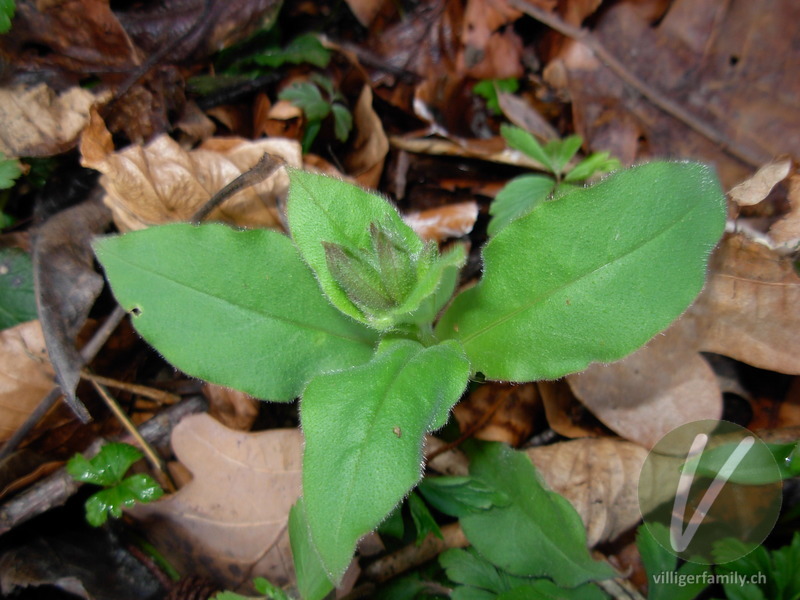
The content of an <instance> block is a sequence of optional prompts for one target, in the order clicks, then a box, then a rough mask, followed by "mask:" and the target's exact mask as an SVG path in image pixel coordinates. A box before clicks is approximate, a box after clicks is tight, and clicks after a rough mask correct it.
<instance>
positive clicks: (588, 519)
mask: <svg viewBox="0 0 800 600" xmlns="http://www.w3.org/2000/svg"><path fill="white" fill-rule="evenodd" d="M527 454H528V456H529V457H530V459H531V461H532V462H533V464H534V465H536V468H537V469H538V470H539V472H540V473H541V475H542V477H543V478H544V480H545V481H546V482H547V485H548V486H550V488H552V489H553V491H555V492H558V493H559V494H561V495H563V496H564V497H565V498H566V499H567V500H569V502H570V504H572V506H573V507H575V510H576V511H578V514H579V515H580V516H581V519H582V520H583V523H584V525H585V526H586V533H587V537H588V543H589V546H594V545H596V544H599V543H601V542H607V541H612V540H614V539H616V538H617V537H619V535H620V534H622V533H624V532H626V531H627V530H629V529H630V528H632V527H634V526H635V525H636V524H637V523H638V522H639V521H640V520H641V512H640V511H639V498H638V489H639V472H640V471H641V470H642V465H643V464H644V460H645V458H646V457H647V450H646V449H645V448H642V447H641V446H638V445H636V444H632V443H630V442H626V441H623V440H615V439H609V438H596V439H580V440H570V441H568V442H559V443H556V444H552V445H550V446H541V447H538V448H530V449H528V450H527Z"/></svg>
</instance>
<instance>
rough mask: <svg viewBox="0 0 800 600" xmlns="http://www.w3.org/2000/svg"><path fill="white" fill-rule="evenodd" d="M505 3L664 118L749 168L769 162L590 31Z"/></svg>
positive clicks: (521, 0)
mask: <svg viewBox="0 0 800 600" xmlns="http://www.w3.org/2000/svg"><path fill="white" fill-rule="evenodd" d="M508 2H509V4H510V5H511V6H513V7H514V8H516V9H518V10H521V11H522V12H523V13H525V14H526V15H528V16H529V17H532V18H534V19H536V20H537V21H539V22H540V23H544V24H545V25H547V26H548V27H550V28H551V29H554V30H555V31H558V32H559V33H560V34H562V35H564V36H566V37H568V38H572V39H573V40H575V41H577V42H580V43H581V44H583V45H584V46H586V47H587V48H589V49H590V50H591V51H592V52H593V53H594V54H595V56H597V58H598V59H600V61H601V62H603V64H605V65H606V66H607V67H608V68H609V69H611V71H612V72H613V73H614V74H615V75H616V76H617V77H619V78H620V79H621V80H622V81H623V82H625V83H626V84H627V85H629V86H630V87H632V88H633V89H634V90H636V91H637V92H638V93H639V94H641V95H642V96H644V97H645V98H647V99H648V100H649V101H650V102H651V103H652V104H654V105H655V106H657V107H658V108H660V109H661V110H662V111H664V112H665V113H667V114H668V115H670V116H672V117H675V118H676V119H678V120H679V121H682V122H683V123H684V124H685V125H687V126H688V127H690V128H691V129H693V130H695V131H696V132H697V133H699V134H700V135H702V136H704V137H706V138H707V139H709V140H711V141H712V142H714V143H715V144H717V145H718V146H720V148H721V149H722V150H723V151H724V152H727V153H728V154H730V155H731V156H733V157H735V158H737V159H739V160H740V161H742V162H743V163H745V164H747V165H750V166H752V167H755V168H758V167H760V166H761V165H763V164H764V163H765V162H767V161H768V160H769V157H767V156H764V155H762V153H760V152H754V151H752V150H751V149H749V148H746V147H743V146H742V145H741V144H738V143H737V142H735V141H734V140H732V139H731V138H729V137H728V136H727V135H725V134H724V133H722V132H721V131H719V130H717V129H716V128H714V127H712V126H711V125H708V124H707V123H705V122H704V121H702V120H700V119H699V118H698V117H696V116H695V115H693V114H692V113H690V112H689V111H688V110H686V109H685V108H684V107H683V106H681V105H680V104H678V103H677V102H675V101H674V100H672V99H670V98H668V97H667V96H665V95H664V94H663V93H662V92H660V91H658V90H656V89H655V88H653V87H652V86H651V85H650V84H649V83H647V82H646V81H643V80H642V79H640V78H639V77H638V76H637V75H635V74H634V73H633V72H631V71H630V70H629V69H628V68H627V67H625V65H623V64H622V63H621V62H620V61H619V60H618V59H617V58H616V57H615V56H613V55H612V54H611V53H610V52H609V51H608V50H606V48H605V46H603V44H602V43H601V42H600V41H599V40H598V39H597V38H596V37H595V36H594V35H592V33H591V32H589V31H588V30H586V29H583V28H581V27H575V26H573V25H570V24H568V23H565V22H564V21H562V20H561V19H560V18H559V17H558V16H556V15H555V14H553V13H550V12H547V11H545V10H542V9H541V8H539V7H537V6H533V5H532V4H530V3H529V2H527V1H526V0H508Z"/></svg>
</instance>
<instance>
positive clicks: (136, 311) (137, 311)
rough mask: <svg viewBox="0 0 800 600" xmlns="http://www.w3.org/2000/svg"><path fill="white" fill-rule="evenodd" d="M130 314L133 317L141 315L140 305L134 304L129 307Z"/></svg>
mask: <svg viewBox="0 0 800 600" xmlns="http://www.w3.org/2000/svg"><path fill="white" fill-rule="evenodd" d="M131 314H132V315H133V316H134V317H140V316H142V309H141V307H139V306H134V307H133V308H132V309H131Z"/></svg>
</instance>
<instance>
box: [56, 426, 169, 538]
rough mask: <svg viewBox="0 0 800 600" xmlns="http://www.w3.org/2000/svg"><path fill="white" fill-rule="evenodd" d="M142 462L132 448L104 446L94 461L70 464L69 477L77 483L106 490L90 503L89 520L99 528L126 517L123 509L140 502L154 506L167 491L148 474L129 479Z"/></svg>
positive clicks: (79, 460) (73, 460)
mask: <svg viewBox="0 0 800 600" xmlns="http://www.w3.org/2000/svg"><path fill="white" fill-rule="evenodd" d="M141 458H142V453H141V452H139V451H138V450H137V449H136V448H134V447H133V446H131V445H130V444H121V443H116V442H114V443H110V444H106V445H104V446H103V447H102V448H101V449H100V452H98V453H97V455H95V456H94V457H93V458H92V459H91V460H88V459H87V458H85V457H84V456H83V455H82V454H76V455H75V456H73V457H72V458H71V459H69V461H68V462H67V473H69V474H70V475H71V476H72V478H73V479H75V480H76V481H82V482H85V483H93V484H95V485H99V486H102V487H103V488H105V489H103V490H100V491H99V492H96V493H95V494H92V495H91V496H90V497H89V499H88V500H87V501H86V520H87V521H88V522H89V524H90V525H93V526H95V527H99V526H100V525H102V524H103V523H105V522H106V520H107V519H108V515H109V514H110V515H111V516H112V517H115V518H117V519H118V518H119V517H121V516H122V509H123V508H126V507H131V506H133V505H134V504H136V503H137V502H143V503H146V502H152V501H153V500H157V499H158V498H160V497H161V496H162V495H163V493H164V490H162V489H161V486H159V485H158V483H156V482H155V480H154V479H153V478H152V477H150V475H148V474H146V473H137V474H136V475H131V476H130V477H125V473H127V472H128V469H130V468H131V465H133V463H135V462H136V461H137V460H139V459H141Z"/></svg>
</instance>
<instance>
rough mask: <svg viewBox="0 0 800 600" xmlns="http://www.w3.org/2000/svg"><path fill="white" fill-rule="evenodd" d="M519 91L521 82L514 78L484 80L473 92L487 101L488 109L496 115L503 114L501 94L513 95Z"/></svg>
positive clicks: (477, 84) (475, 86)
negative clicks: (499, 97) (499, 94)
mask: <svg viewBox="0 0 800 600" xmlns="http://www.w3.org/2000/svg"><path fill="white" fill-rule="evenodd" d="M518 89H519V80H518V79H516V78H514V77H509V78H508V79H483V80H481V81H479V82H478V83H476V84H475V85H474V86H473V88H472V91H473V92H474V93H475V94H476V95H478V96H480V97H481V98H483V99H484V100H486V108H488V109H489V112H491V113H492V114H494V115H499V114H501V113H502V110H501V109H500V100H499V99H498V93H499V92H506V93H508V94H513V93H514V92H516V91H517V90H518Z"/></svg>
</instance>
